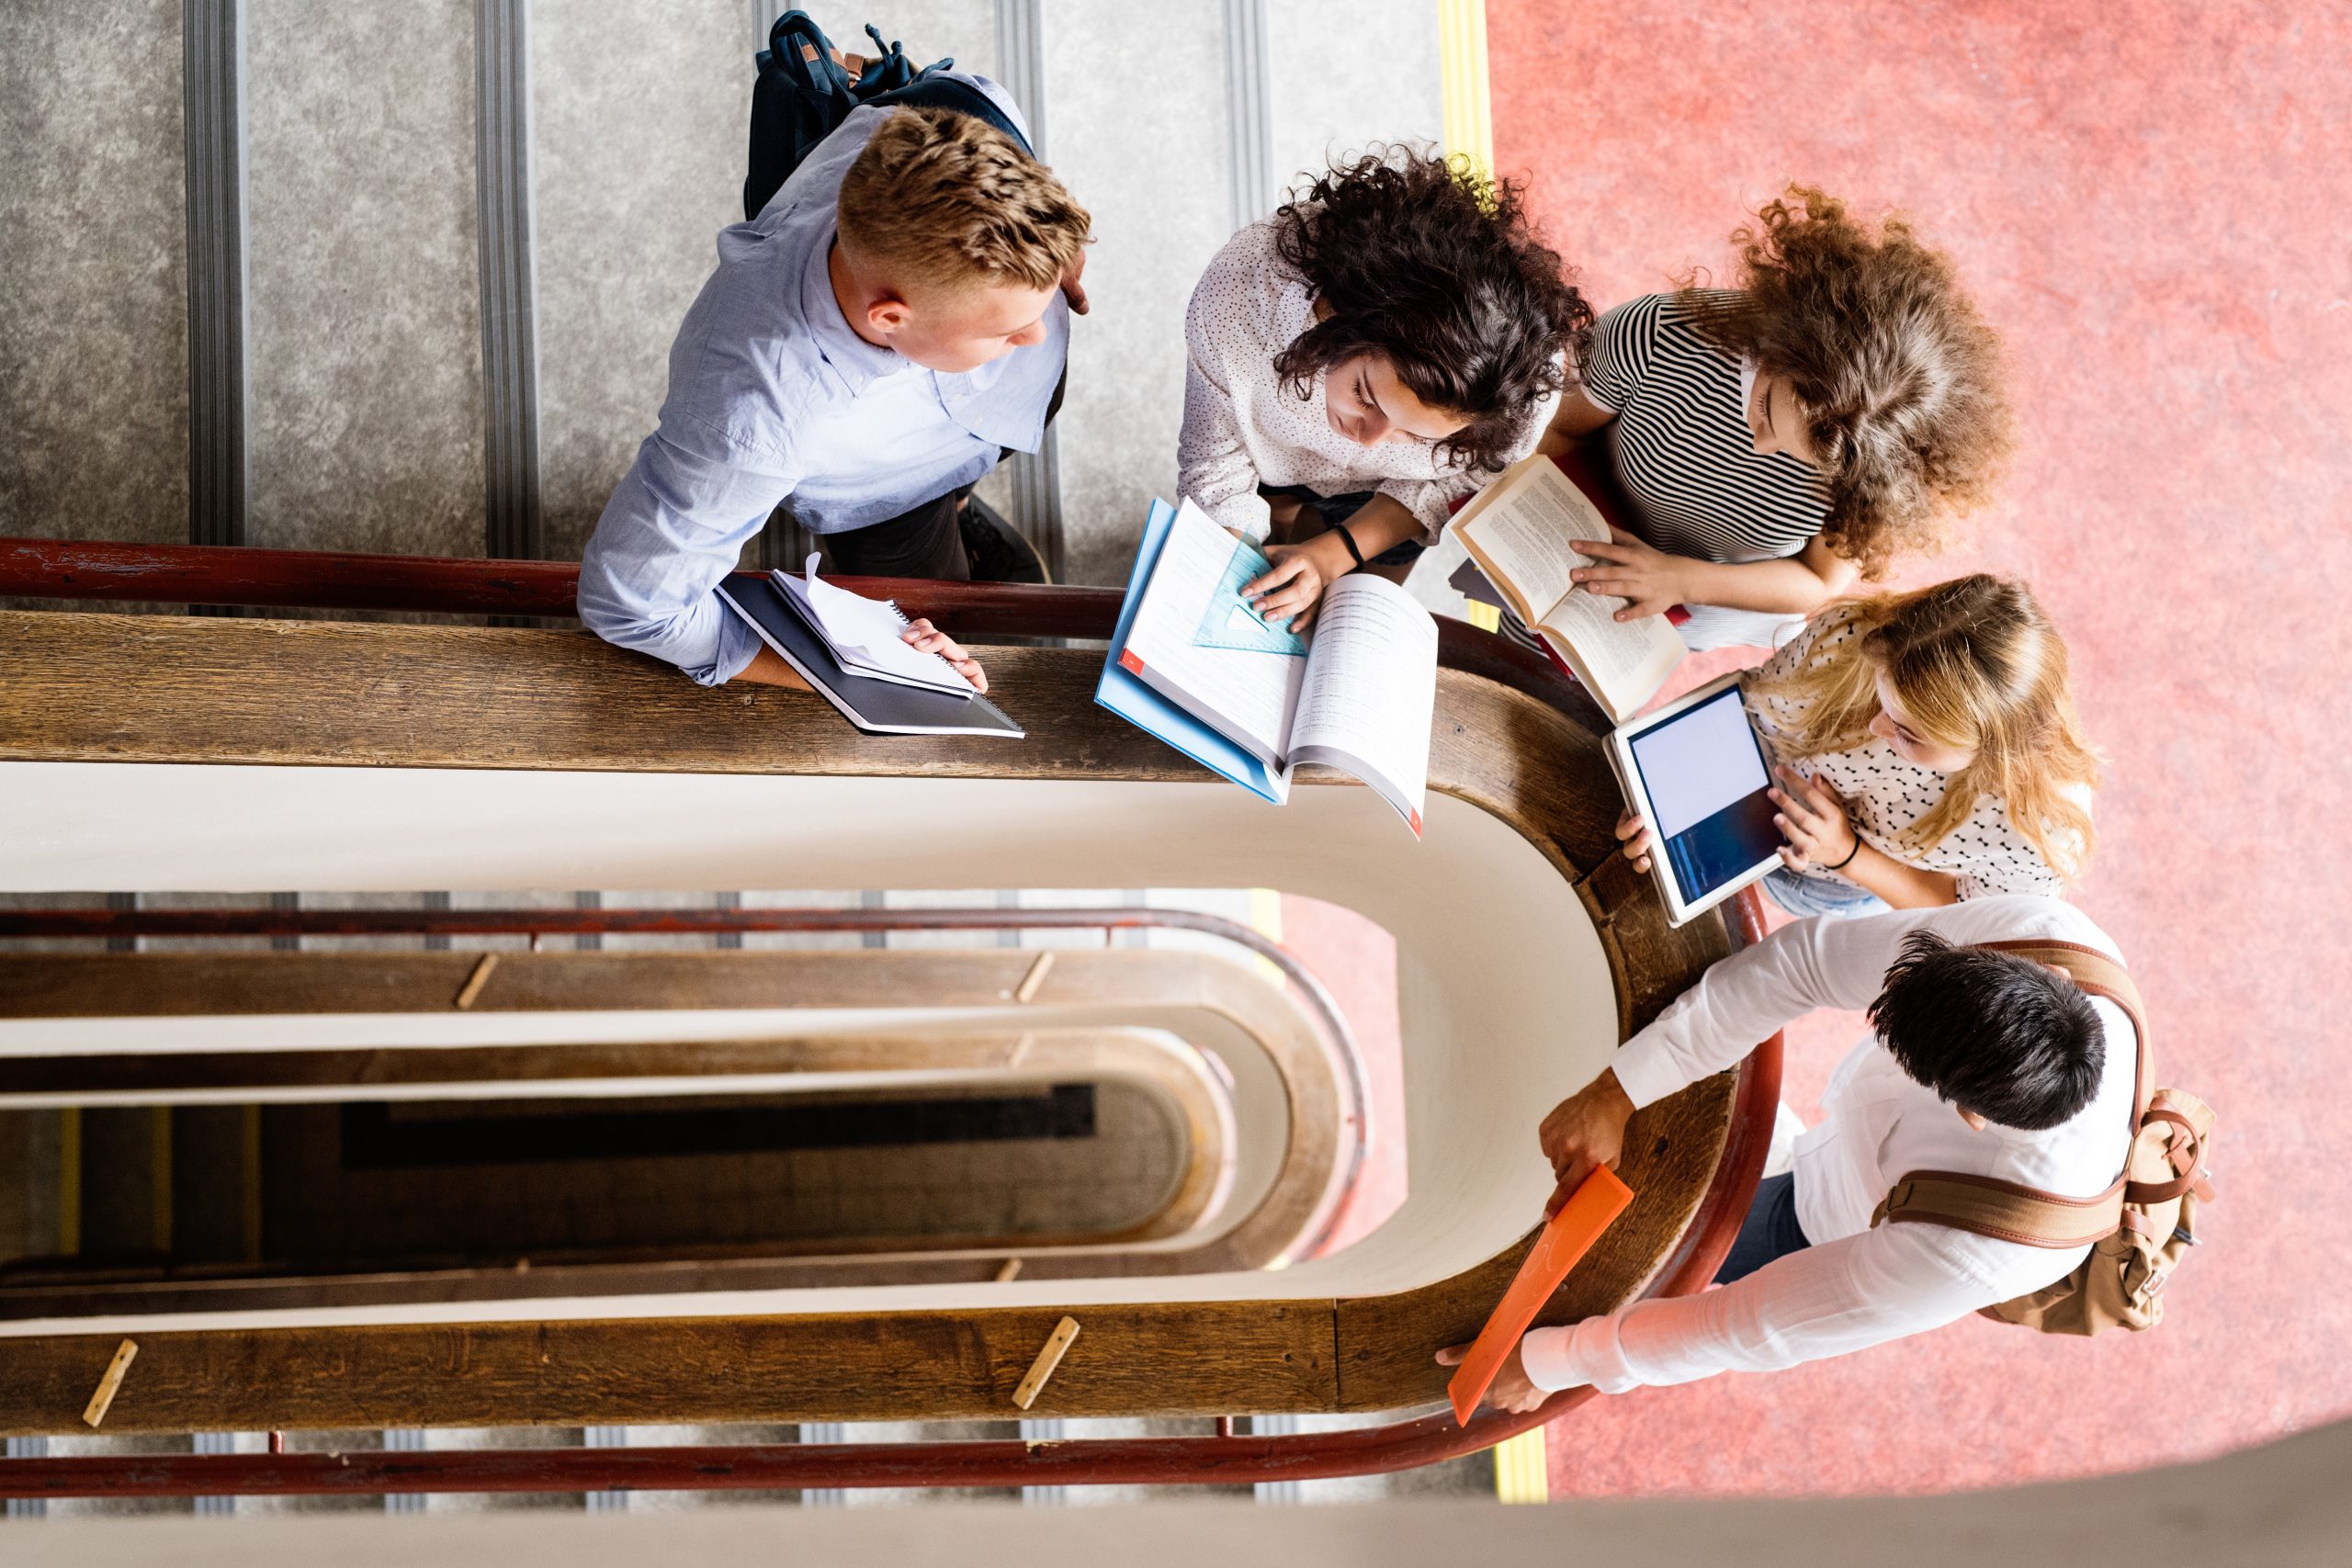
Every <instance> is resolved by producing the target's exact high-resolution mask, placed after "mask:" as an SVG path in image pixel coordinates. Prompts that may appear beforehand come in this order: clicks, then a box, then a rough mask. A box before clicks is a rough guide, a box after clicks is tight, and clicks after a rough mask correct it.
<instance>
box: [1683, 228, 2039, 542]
mask: <svg viewBox="0 0 2352 1568" xmlns="http://www.w3.org/2000/svg"><path fill="white" fill-rule="evenodd" d="M1732 243H1734V244H1736V245H1737V246H1739V247H1740V257H1739V267H1738V277H1737V282H1736V288H1735V289H1733V290H1728V291H1713V290H1707V289H1701V288H1691V287H1687V286H1686V287H1685V288H1684V289H1683V292H1682V294H1681V297H1680V298H1681V300H1682V302H1683V304H1684V305H1685V307H1686V308H1687V309H1688V310H1689V311H1690V312H1691V325H1692V327H1693V328H1694V329H1695V330H1696V331H1697V332H1698V333H1699V334H1700V335H1701V336H1702V337H1704V338H1706V339H1707V340H1708V341H1709V342H1711V343H1713V344H1715V345H1716V346H1718V347H1720V348H1723V349H1724V350H1726V351H1727V352H1730V353H1733V354H1744V355H1747V357H1749V358H1750V359H1752V360H1754V361H1755V362H1756V363H1757V364H1758V366H1760V367H1763V368H1764V369H1765V370H1767V371H1770V372H1774V373H1777V374H1779V375H1781V376H1785V377H1787V378H1788V379H1789V385H1790V389H1791V390H1792V391H1793V392H1794V393H1795V394H1796V397H1797V400H1798V402H1799V403H1801V404H1803V405H1804V411H1805V412H1806V414H1807V415H1808V416H1809V418H1810V420H1811V425H1810V429H1809V434H1811V436H1812V438H1813V446H1814V449H1815V452H1816V453H1817V454H1818V455H1819V457H1820V464H1821V469H1822V473H1823V475H1824V477H1825V478H1826V480H1827V482H1828V487H1829V499H1830V511H1829V518H1828V521H1827V522H1826V525H1824V526H1823V528H1822V531H1821V532H1822V537H1823V538H1824V539H1825V540H1826V542H1827V543H1828V545H1829V547H1830V548H1831V549H1833V550H1835V551H1836V552H1837V553H1838V555H1839V556H1841V557H1843V558H1846V559H1848V560H1850V561H1852V562H1854V563H1855V564H1857V565H1858V566H1860V568H1861V569H1862V574H1863V575H1864V576H1865V577H1869V578H1873V579H1874V578H1877V577H1879V576H1881V575H1882V574H1883V572H1884V571H1885V570H1886V567H1887V563H1888V562H1889V561H1890V560H1891V559H1892V558H1894V555H1895V554H1896V553H1898V552H1900V551H1905V550H1928V549H1933V548H1934V547H1936V545H1937V544H1938V543H1939V534H1940V517H1939V514H1940V513H1959V512H1967V511H1971V510H1973V509H1974V508H1975V507H1977V506H1980V505H1982V504H1984V502H1985V501H1987V500H1988V499H1990V497H1991V496H1992V493H1993V489H1994V481H1995V480H1996V478H1997V477H1998V474H1999V470H2000V468H2001V467H2002V465H2003V463H2004V462H2005V461H2006V459H2007V457H2008V452H2009V446H2010V439H2011V416H2010V412H2009V405H2008V400H2007V395H2006V394H2005V392H2004V391H2003V388H2002V383H2003V379H2004V366H2003V360H2002V354H2001V344H2000V339H1999V337H1998V336H1997V335H1996V333H1994V331H1993V329H1992V328H1991V327H1990V326H1988V325H1987V324H1985V321H1984V319H1983V318H1982V317H1980V316H1979V315H1978V314H1977V313H1976V307H1975V306H1974V305H1973V304H1972V303H1971V302H1970V300H1969V299H1968V297H1967V296H1966V295H1965V294H1963V293H1962V292H1961V288H1960V283H1959V280H1958V278H1957V277H1956V276H1955V275H1954V273H1953V271H1952V265H1951V260H1950V258H1948V257H1946V256H1945V255H1944V254H1942V253H1941V252H1939V251H1937V250H1934V249H1932V248H1930V247H1929V246H1928V245H1926V244H1924V243H1921V242H1920V240H1919V239H1918V237H1917V235H1916V234H1914V233H1913V232H1912V229H1911V225H1910V224H1909V223H1907V222H1906V221H1905V220H1903V219H1902V218H1900V217H1894V216H1890V217H1888V218H1886V219H1885V220H1883V221H1882V222H1881V223H1880V224H1879V225H1878V229H1877V231H1876V232H1875V233H1873V232H1872V231H1871V229H1870V227H1869V226H1868V225H1866V224H1864V223H1863V222H1862V221H1861V220H1859V219H1856V218H1853V217H1850V216H1849V214H1848V212H1847V210H1846V204H1845V203H1844V202H1842V201H1840V200H1838V198H1837V197H1832V196H1828V195H1826V194H1825V193H1823V192H1822V191H1820V190H1817V189H1815V188H1814V187H1812V186H1790V187H1789V188H1788V190H1787V191H1786V192H1784V193H1783V194H1782V196H1781V198H1780V199H1778V200H1776V201H1771V202H1767V203H1766V204H1765V205H1764V206H1763V207H1762V208H1761V209H1758V212H1757V214H1756V222H1755V224H1754V225H1753V226H1751V227H1748V228H1744V229H1741V230H1739V231H1736V233H1734V234H1733V235H1732Z"/></svg>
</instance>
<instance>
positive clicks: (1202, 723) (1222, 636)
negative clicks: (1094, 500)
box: [1095, 502, 1437, 838]
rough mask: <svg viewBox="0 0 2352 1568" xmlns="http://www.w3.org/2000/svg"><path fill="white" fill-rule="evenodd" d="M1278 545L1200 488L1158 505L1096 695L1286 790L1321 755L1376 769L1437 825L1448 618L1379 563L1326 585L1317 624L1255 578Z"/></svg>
mask: <svg viewBox="0 0 2352 1568" xmlns="http://www.w3.org/2000/svg"><path fill="white" fill-rule="evenodd" d="M1264 570H1266V558H1265V557H1264V556H1263V555H1261V554H1260V553H1259V552H1258V550H1257V549H1256V548H1255V547H1252V546H1250V545H1248V544H1246V543H1244V542H1242V541H1241V540H1239V539H1237V538H1235V537H1234V536H1232V535H1231V534H1228V533H1227V532H1226V531H1225V530H1224V529H1223V528H1220V527H1218V526H1217V525H1216V524H1215V523H1212V522H1210V521H1209V519H1208V516H1207V514H1206V513H1203V512H1202V511H1201V510H1200V509H1199V508H1198V507H1196V506H1194V505H1193V503H1192V502H1184V503H1183V504H1182V506H1180V507H1175V508H1170V506H1169V505H1168V504H1167V503H1166V502H1153V504H1152V510H1151V516H1150V519H1149V520H1148V522H1147V524H1146V525H1145V529H1144V541H1143V547H1142V548H1141V549H1140V550H1139V551H1138V552H1137V553H1136V567H1135V571H1134V574H1133V576H1132V578H1131V580H1130V581H1129V582H1128V585H1127V600H1126V604H1125V607H1124V608H1123V609H1122V610H1121V612H1120V615H1119V625H1118V629H1117V631H1116V633H1115V634H1114V637H1113V638H1112V641H1111V652H1110V657H1109V659H1108V660H1107V661H1106V663H1105V665H1104V668H1103V679H1102V682H1101V683H1100V684H1099V685H1098V686H1097V687H1096V690H1095V700H1096V701H1098V702H1100V703H1102V704H1103V705H1104V706H1105V707H1108V708H1110V709H1111V710H1112V711H1113V712H1114V713H1117V714H1119V715H1120V716H1123V717H1125V718H1127V719H1129V720H1131V721H1132V722H1134V723H1136V724H1137V725H1139V726H1141V727H1142V728H1145V729H1148V730H1149V731H1150V732H1151V733H1153V734H1154V735H1157V736H1159V738H1160V739H1163V740H1166V741H1167V742H1168V743H1169V744H1170V745H1171V746H1174V747H1176V748H1177V749H1178V750H1182V751H1183V752H1184V753H1186V754H1187V755H1188V756H1191V757H1193V759H1195V760H1196V761H1201V762H1203V763H1204V764H1206V765H1207V766H1209V767H1211V768H1214V769H1215V770H1216V771H1217V772H1218V773H1223V774H1224V775H1225V776H1226V777H1227V778H1229V779H1231V780H1233V781H1234V782H1235V783H1237V784H1240V785H1242V786H1243V787H1244V788H1247V789H1250V790H1252V791H1254V792H1256V793H1257V794H1259V795H1263V796H1265V797H1266V798H1267V799H1268V800H1272V801H1274V802H1276V803H1280V802H1282V801H1284V800H1287V799H1288V798H1289V797H1290V781H1291V772H1292V770H1293V769H1294V768H1295V767H1296V766H1297V765H1298V764H1300V763H1302V762H1319V763H1323V764H1326V765H1328V766H1330V767H1335V768H1340V769H1342V770H1344V771H1345V772H1347V773H1353V774H1354V775H1355V776H1356V777H1358V778H1360V779H1362V780H1363V782H1364V783H1365V784H1369V785H1370V786H1371V787H1372V788H1373V789H1374V791H1376V792H1377V793H1378V794H1379V795H1380V796H1381V797H1382V798H1383V799H1385V800H1386V801H1387V802H1388V804H1389V805H1391V806H1393V807H1396V808H1397V815H1398V816H1400V817H1402V818H1405V823H1406V825H1407V826H1408V827H1409V828H1410V829H1412V830H1413V836H1414V837H1415V838H1419V836H1420V832H1421V808H1422V807H1423V805H1424V803H1425V796H1426V793H1427V785H1428V777H1429V760H1430V714H1431V711H1432V710H1433V709H1434V707H1435V706H1436V703H1437V623H1436V622H1435V621H1433V620H1431V619H1430V614H1429V612H1428V611H1426V610H1424V609H1422V608H1421V607H1420V606H1419V604H1415V603H1414V602H1413V600H1412V599H1411V597H1410V596H1409V595H1408V594H1407V593H1406V592H1405V591H1404V590H1403V589H1401V588H1399V587H1397V585H1396V584H1395V583H1393V582H1388V581H1383V580H1382V579H1380V578H1377V577H1374V576H1372V575H1370V574H1368V573H1357V574H1355V575H1352V576H1349V577H1343V578H1341V579H1340V581H1337V582H1335V583H1333V584H1332V585H1331V586H1330V587H1329V588H1328V589H1326V590H1325V591H1324V595H1323V604H1322V608H1321V609H1320V610H1319V611H1318V612H1317V615H1316V620H1315V624H1314V626H1312V628H1311V629H1310V630H1309V631H1308V632H1307V633H1306V635H1305V636H1304V637H1301V636H1296V635H1294V634H1293V633H1292V632H1290V630H1289V629H1288V628H1287V626H1284V625H1283V624H1280V623H1277V624H1275V625H1272V626H1269V625H1267V624H1266V623H1265V622H1263V621H1261V620H1260V619H1259V617H1258V615H1257V613H1256V612H1255V611H1253V610H1252V609H1250V606H1249V604H1248V603H1247V602H1246V601H1245V600H1243V599H1242V598H1241V596H1240V593H1239V589H1240V585H1241V584H1242V583H1244V582H1247V581H1250V579H1251V578H1253V577H1256V576H1258V575H1259V574H1260V573H1261V572H1263V571H1264Z"/></svg>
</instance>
